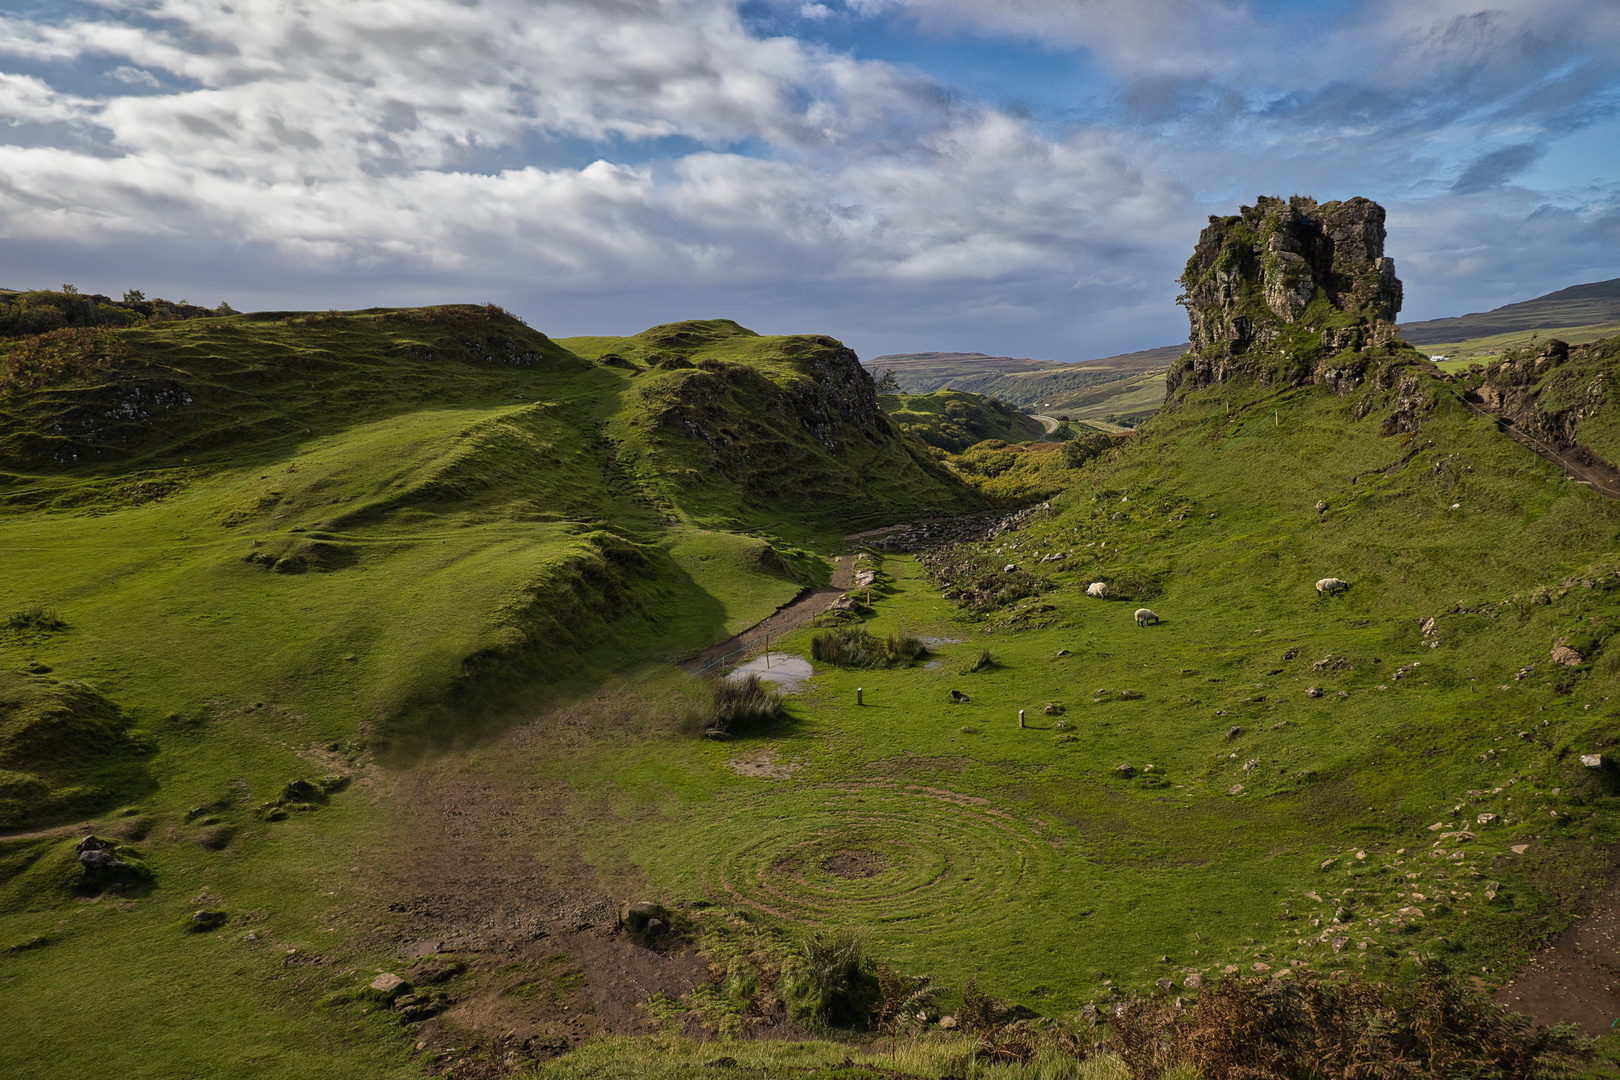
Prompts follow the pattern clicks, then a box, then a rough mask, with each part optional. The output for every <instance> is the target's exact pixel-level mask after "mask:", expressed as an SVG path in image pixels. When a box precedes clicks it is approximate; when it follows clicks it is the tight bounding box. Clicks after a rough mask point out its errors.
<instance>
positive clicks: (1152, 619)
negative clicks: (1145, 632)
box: [1136, 607, 1159, 626]
mask: <svg viewBox="0 0 1620 1080" xmlns="http://www.w3.org/2000/svg"><path fill="white" fill-rule="evenodd" d="M1158 621H1159V617H1158V616H1157V615H1155V614H1153V612H1151V611H1149V610H1148V609H1147V608H1145V607H1139V608H1137V609H1136V625H1137V626H1146V625H1147V624H1148V623H1156V622H1158Z"/></svg>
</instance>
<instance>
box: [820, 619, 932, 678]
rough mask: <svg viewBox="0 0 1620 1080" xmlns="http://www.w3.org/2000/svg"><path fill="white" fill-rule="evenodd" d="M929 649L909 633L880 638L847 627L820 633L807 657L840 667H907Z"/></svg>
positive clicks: (859, 628) (856, 627)
mask: <svg viewBox="0 0 1620 1080" xmlns="http://www.w3.org/2000/svg"><path fill="white" fill-rule="evenodd" d="M927 651H928V650H927V649H926V648H925V647H924V646H923V643H922V641H921V639H919V638H915V637H912V636H911V635H910V634H898V635H897V634H890V635H888V636H887V637H884V638H882V639H879V638H877V637H875V636H873V635H872V634H870V633H868V632H867V630H866V628H865V627H862V626H849V627H842V628H839V629H835V630H828V631H825V632H823V633H819V634H817V635H815V636H814V637H812V638H811V639H810V657H811V659H813V660H820V661H821V662H822V663H824V664H837V665H838V666H839V667H854V668H877V667H906V666H907V665H909V664H911V663H913V662H915V661H916V660H917V658H918V657H920V656H922V655H923V654H924V653H926V652H927Z"/></svg>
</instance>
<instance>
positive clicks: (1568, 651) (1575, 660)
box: [1552, 645, 1586, 667]
mask: <svg viewBox="0 0 1620 1080" xmlns="http://www.w3.org/2000/svg"><path fill="white" fill-rule="evenodd" d="M1552 662H1553V663H1555V664H1563V665H1564V666H1565V667H1580V666H1581V665H1582V664H1584V663H1586V657H1584V656H1582V655H1581V654H1580V653H1578V652H1576V651H1575V650H1574V649H1572V648H1570V647H1569V646H1568V645H1554V646H1553V650H1552Z"/></svg>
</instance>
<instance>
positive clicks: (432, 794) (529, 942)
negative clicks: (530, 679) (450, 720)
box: [372, 691, 708, 1080]
mask: <svg viewBox="0 0 1620 1080" xmlns="http://www.w3.org/2000/svg"><path fill="white" fill-rule="evenodd" d="M645 714H646V703H645V702H643V701H642V700H641V699H639V698H636V697H635V696H634V695H631V694H628V693H624V692H622V691H621V692H613V691H607V692H604V693H602V694H599V695H597V696H595V697H593V698H590V699H587V700H584V701H581V702H577V703H573V704H569V705H566V706H563V707H560V708H558V709H555V710H552V711H551V712H549V713H547V714H546V715H544V716H543V717H539V718H537V719H535V720H533V721H531V722H529V723H527V724H524V725H522V726H521V727H517V728H514V729H512V730H511V731H508V732H506V733H505V734H504V735H502V736H500V737H499V738H496V739H493V740H491V741H490V742H488V743H486V744H484V745H481V746H478V747H474V748H471V749H468V750H465V751H461V752H453V753H447V754H444V755H442V756H440V757H438V758H436V759H433V760H430V761H425V762H422V763H419V764H417V765H416V766H414V767H412V768H410V769H407V770H403V771H399V772H396V773H394V774H393V775H392V776H391V777H388V778H386V782H385V783H384V784H382V785H380V789H381V792H382V794H381V798H383V799H384V800H385V803H386V805H387V806H388V808H389V809H390V811H391V812H392V813H393V815H394V826H393V834H394V835H393V837H392V842H391V843H390V844H389V845H388V850H387V853H386V854H382V853H379V854H378V855H377V856H376V857H375V858H374V859H373V862H374V864H375V865H374V869H373V872H372V873H373V878H372V880H373V881H375V883H376V884H375V887H374V890H373V892H374V895H376V896H377V898H378V899H377V903H378V907H379V909H380V910H379V911H378V913H377V914H378V916H379V919H380V920H381V922H380V925H378V926H377V928H376V930H377V933H378V934H379V936H382V937H384V938H385V939H386V940H387V941H388V943H389V945H390V946H391V947H392V948H394V949H396V950H397V953H398V957H399V968H398V970H408V968H409V965H410V964H411V962H412V961H413V960H415V959H417V958H419V957H425V956H433V955H437V956H441V957H447V958H450V959H452V960H454V961H457V962H460V963H462V964H464V965H465V966H466V968H467V970H466V972H465V973H464V974H461V975H459V976H455V977H453V978H451V979H449V980H447V981H446V982H445V983H444V984H443V985H442V986H441V987H438V988H437V989H438V990H439V991H440V992H442V993H443V994H444V995H445V996H446V998H448V999H449V1000H450V1001H451V1002H453V1003H451V1004H449V1005H448V1007H446V1008H444V1010H443V1011H442V1012H441V1013H440V1014H439V1015H437V1016H435V1017H433V1018H431V1019H428V1020H426V1021H424V1022H422V1023H421V1024H419V1025H418V1026H417V1039H418V1040H419V1041H420V1042H421V1043H423V1044H424V1046H423V1049H422V1051H421V1052H420V1056H421V1059H422V1061H423V1062H424V1064H427V1065H428V1066H429V1068H430V1071H433V1072H435V1073H438V1074H442V1075H450V1076H455V1077H458V1078H466V1080H473V1078H486V1077H498V1076H504V1075H507V1074H509V1073H510V1072H513V1071H516V1070H520V1069H522V1068H525V1067H527V1066H529V1065H532V1064H533V1062H534V1060H536V1059H544V1058H547V1057H551V1056H555V1055H556V1054H559V1053H562V1052H565V1051H566V1050H568V1049H570V1048H572V1047H574V1046H577V1045H578V1044H579V1043H580V1042H582V1041H584V1040H585V1039H587V1038H589V1037H591V1036H593V1035H598V1034H631V1033H639V1032H644V1031H647V1030H649V1029H650V1018H649V1017H648V1015H647V1014H646V1012H645V1011H644V1010H643V1009H642V1008H641V1006H642V1004H643V1003H644V1002H646V1001H647V1000H648V999H649V998H651V997H652V996H653V995H656V994H669V995H672V996H678V995H680V994H682V993H685V992H686V991H689V990H691V989H693V988H694V987H696V986H698V985H701V984H702V983H704V982H705V981H707V979H708V968H707V965H706V964H705V962H704V961H703V960H702V959H701V958H699V957H697V956H695V955H693V954H692V953H691V951H690V950H689V949H688V948H686V947H684V946H677V947H674V948H671V949H667V950H659V949H654V948H649V947H647V946H644V945H641V944H638V943H637V942H635V941H634V940H632V939H631V938H630V937H629V936H628V935H626V934H625V933H623V932H622V931H621V930H619V929H618V917H619V912H620V909H621V905H622V904H623V903H624V902H626V901H632V902H633V901H635V900H640V899H645V897H643V896H641V895H640V893H639V890H640V882H639V875H637V874H636V873H635V872H634V870H633V869H627V870H626V871H625V872H623V873H621V874H619V875H618V876H617V878H615V879H614V880H607V879H605V878H604V876H603V875H602V874H601V873H599V872H598V871H597V870H596V869H594V868H593V866H592V865H591V864H590V862H588V861H587V860H586V859H585V858H584V857H582V855H581V852H582V851H585V850H588V845H589V844H590V843H591V842H592V841H591V831H592V827H593V825H594V823H595V822H594V820H593V818H592V817H591V812H590V811H588V810H584V811H582V810H581V800H580V799H579V798H578V797H577V796H576V795H575V793H574V790H573V788H572V786H571V785H570V784H568V783H567V782H566V781H564V780H560V779H555V778H554V777H556V776H557V773H558V770H557V769H556V768H554V767H547V766H548V764H549V763H554V762H556V761H558V760H567V759H569V758H570V757H571V756H572V755H585V756H588V755H590V754H591V753H592V752H593V747H594V746H595V745H599V743H600V740H601V739H602V737H603V733H604V732H609V731H614V732H623V733H625V734H626V735H627V736H629V737H636V734H635V733H637V732H638V731H639V730H640V729H641V728H642V727H643V726H644V725H645V724H646V723H647V720H646V718H645ZM547 777H552V778H551V779H547ZM601 812H602V813H605V812H606V810H605V808H603V810H602V811H601ZM604 861H605V862H607V863H609V864H611V863H612V862H613V860H612V859H611V858H608V859H606V860H604ZM451 1047H454V1048H455V1052H454V1053H453V1054H451V1053H449V1049H450V1048H451Z"/></svg>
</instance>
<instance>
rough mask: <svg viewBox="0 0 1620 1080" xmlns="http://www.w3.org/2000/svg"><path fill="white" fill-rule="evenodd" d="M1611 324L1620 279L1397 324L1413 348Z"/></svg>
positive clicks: (1619, 300) (1619, 313)
mask: <svg viewBox="0 0 1620 1080" xmlns="http://www.w3.org/2000/svg"><path fill="white" fill-rule="evenodd" d="M1614 322H1620V278H1615V279H1613V280H1611V281H1594V282H1591V283H1589V284H1586V285H1572V286H1570V287H1569V288H1567V289H1559V290H1558V291H1557V292H1550V293H1548V294H1547V295H1545V296H1538V297H1536V298H1535V299H1534V300H1521V301H1519V302H1518V303H1516V304H1504V305H1503V306H1502V307H1499V308H1492V309H1491V310H1490V311H1480V312H1472V313H1470V314H1467V315H1459V316H1456V317H1455V318H1450V319H1428V320H1425V321H1423V322H1409V323H1402V324H1401V336H1402V337H1404V338H1406V340H1407V341H1409V342H1411V343H1412V344H1414V345H1423V346H1430V345H1442V344H1455V343H1457V342H1465V341H1473V340H1474V339H1477V338H1489V337H1498V336H1501V335H1521V334H1528V333H1529V332H1530V331H1532V330H1554V329H1559V328H1562V327H1575V326H1590V325H1594V324H1598V323H1614ZM1431 351H1435V350H1431Z"/></svg>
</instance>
